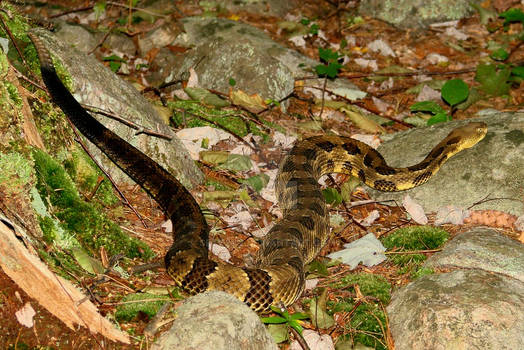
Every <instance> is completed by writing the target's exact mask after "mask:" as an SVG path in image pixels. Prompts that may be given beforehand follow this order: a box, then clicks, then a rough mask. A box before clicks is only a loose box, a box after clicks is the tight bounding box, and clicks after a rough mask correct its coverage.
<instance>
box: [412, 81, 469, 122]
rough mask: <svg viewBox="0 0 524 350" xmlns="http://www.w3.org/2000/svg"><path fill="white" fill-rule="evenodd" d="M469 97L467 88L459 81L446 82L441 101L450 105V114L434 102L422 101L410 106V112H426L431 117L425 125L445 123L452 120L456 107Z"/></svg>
mask: <svg viewBox="0 0 524 350" xmlns="http://www.w3.org/2000/svg"><path fill="white" fill-rule="evenodd" d="M468 96H469V87H468V85H467V84H466V83H465V82H464V81H463V80H461V79H452V80H448V81H447V82H446V83H445V84H444V85H443V86H442V90H441V97H442V99H443V100H444V101H445V102H446V103H447V104H449V105H450V107H451V113H448V112H447V111H446V110H445V109H444V108H442V107H441V106H440V105H439V104H438V103H436V102H435V101H422V102H417V103H414V104H413V105H411V107H410V110H411V111H412V112H427V113H430V114H432V115H433V116H432V117H431V118H429V119H428V121H427V125H433V124H437V123H442V122H446V121H449V120H451V119H452V115H453V114H454V113H455V111H456V108H457V105H458V104H459V103H461V102H464V101H465V100H466V99H467V98H468Z"/></svg>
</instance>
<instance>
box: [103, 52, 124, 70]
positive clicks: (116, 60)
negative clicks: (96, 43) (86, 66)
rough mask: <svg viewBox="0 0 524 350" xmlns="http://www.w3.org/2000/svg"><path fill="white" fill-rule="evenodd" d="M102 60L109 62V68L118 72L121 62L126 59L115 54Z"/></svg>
mask: <svg viewBox="0 0 524 350" xmlns="http://www.w3.org/2000/svg"><path fill="white" fill-rule="evenodd" d="M103 60H104V61H108V62H109V68H110V69H111V71H112V72H113V73H116V72H118V70H119V69H120V67H121V66H122V62H125V61H126V60H125V59H123V58H122V57H118V56H117V55H111V56H106V57H104V58H103Z"/></svg>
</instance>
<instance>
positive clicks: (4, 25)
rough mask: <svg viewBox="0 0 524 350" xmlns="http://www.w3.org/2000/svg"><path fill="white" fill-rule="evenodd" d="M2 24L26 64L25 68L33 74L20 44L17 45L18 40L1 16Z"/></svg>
mask: <svg viewBox="0 0 524 350" xmlns="http://www.w3.org/2000/svg"><path fill="white" fill-rule="evenodd" d="M8 16H9V14H8ZM0 22H2V27H4V30H5V32H6V33H7V35H8V36H9V39H10V40H11V43H13V46H14V47H15V49H16V52H17V53H18V56H19V57H20V58H21V59H22V62H23V63H24V66H25V67H26V68H27V70H28V71H30V72H31V70H30V69H29V65H28V64H27V61H26V60H25V57H24V55H23V54H22V51H21V50H20V48H19V47H18V44H17V43H16V40H15V38H14V36H13V33H11V30H10V29H9V27H8V26H7V24H5V21H4V18H3V17H2V16H0Z"/></svg>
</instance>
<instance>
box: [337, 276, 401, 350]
mask: <svg viewBox="0 0 524 350" xmlns="http://www.w3.org/2000/svg"><path fill="white" fill-rule="evenodd" d="M355 285H358V286H359V289H360V291H361V292H362V294H363V295H364V296H369V297H373V298H367V299H366V302H364V303H362V304H360V305H358V306H356V303H355V300H354V299H351V298H346V299H343V300H342V301H339V302H336V303H334V302H330V303H328V305H329V306H331V312H341V311H345V312H351V313H352V316H351V320H350V324H349V325H348V326H349V327H348V329H349V332H346V335H345V336H344V338H346V339H352V340H353V341H354V342H355V343H361V344H363V345H366V346H370V347H372V348H373V349H384V350H385V349H387V347H385V346H384V344H385V341H384V338H385V337H384V330H385V326H386V316H385V314H384V311H383V309H382V307H381V305H380V303H378V302H376V301H374V298H376V299H378V300H380V302H381V303H382V305H385V304H387V303H389V300H390V298H391V294H390V290H391V285H390V284H389V283H388V281H387V280H386V279H385V278H384V277H382V276H377V275H373V274H367V273H358V274H354V275H348V276H345V277H343V278H342V280H341V281H340V282H339V283H338V284H337V288H341V287H344V288H350V289H353V290H354V288H355V287H354V286H355ZM355 307H356V308H355Z"/></svg>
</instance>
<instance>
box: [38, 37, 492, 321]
mask: <svg viewBox="0 0 524 350" xmlns="http://www.w3.org/2000/svg"><path fill="white" fill-rule="evenodd" d="M29 36H30V38H31V40H32V41H33V43H34V44H35V47H36V49H37V52H38V55H39V57H40V64H41V71H42V78H43V80H44V82H45V84H46V86H47V88H48V90H49V92H50V94H51V96H52V98H53V100H54V102H55V103H56V104H57V105H58V106H59V107H60V108H61V109H62V110H63V111H64V113H65V114H66V115H67V117H68V118H69V119H70V120H71V121H72V122H73V123H74V124H75V126H76V127H77V128H78V129H79V130H80V132H81V133H82V134H83V135H84V136H86V137H87V138H88V139H89V140H90V141H91V142H93V143H94V144H95V145H96V146H97V147H99V148H100V149H101V150H102V151H103V152H104V153H105V154H106V155H107V156H108V157H109V158H110V159H111V160H112V161H113V162H114V163H115V164H116V165H117V166H118V167H120V168H121V169H122V170H123V171H124V172H126V173H127V174H128V175H129V176H130V177H131V178H132V179H133V180H134V181H135V182H136V183H138V184H139V185H141V186H142V188H144V190H145V191H146V192H147V193H148V194H149V195H150V196H151V197H152V198H153V199H154V200H155V201H156V202H157V203H158V204H159V205H160V207H161V208H162V210H164V212H165V214H166V216H167V217H168V218H170V219H171V221H172V222H173V229H174V243H173V245H172V247H171V248H170V249H169V251H168V252H167V254H166V256H165V264H166V268H167V271H168V274H169V275H170V276H171V277H172V278H173V280H174V281H175V283H176V284H177V285H178V286H180V287H181V288H182V290H183V291H185V292H186V293H187V294H197V293H200V292H203V291H206V290H222V291H225V292H228V293H230V294H232V295H234V296H236V297H237V298H238V299H240V300H242V301H244V302H245V303H246V304H248V305H249V306H250V307H251V308H252V309H253V310H255V311H258V312H264V311H267V310H268V309H269V306H271V305H290V304H292V303H293V302H294V301H295V300H296V299H297V298H298V297H299V296H300V294H301V293H302V290H303V287H304V276H305V273H304V267H305V265H306V264H307V263H309V262H311V261H312V260H313V259H314V258H315V257H316V255H317V254H318V253H319V251H320V249H321V248H322V247H323V246H324V245H325V244H326V242H327V240H328V237H329V215H328V209H327V206H326V203H325V201H324V198H323V195H322V192H321V188H320V185H319V184H318V182H317V180H318V179H319V178H320V177H321V176H322V175H324V174H328V173H333V172H339V173H345V174H351V175H353V176H356V177H358V178H360V179H361V180H362V181H363V182H364V183H366V184H367V185H368V186H371V187H373V188H376V189H378V190H382V191H401V190H406V189H409V188H412V187H415V186H418V185H421V184H423V183H424V182H426V181H427V180H428V179H429V178H430V177H431V176H433V175H434V174H435V173H436V172H437V171H438V169H439V168H440V167H441V166H442V164H443V163H444V162H445V161H446V160H447V159H448V158H449V157H451V156H453V155H454V154H456V153H457V152H460V151H461V150H463V149H466V148H469V147H472V146H473V145H475V144H476V143H477V142H479V141H480V140H481V139H482V138H483V137H484V136H485V134H486V131H487V128H486V125H485V124H484V123H470V124H468V125H466V126H464V127H461V128H457V129H455V130H453V131H452V132H451V133H450V134H449V135H448V136H447V137H446V138H445V139H443V140H442V141H441V142H440V143H439V144H438V145H437V146H435V147H434V148H433V150H432V151H431V152H430V153H429V155H428V156H427V157H426V158H425V159H424V160H422V162H420V163H419V164H416V165H413V166H411V167H408V168H392V167H390V166H389V165H387V163H386V161H385V160H384V158H383V157H382V156H381V155H380V154H379V153H378V152H377V151H375V150H374V149H372V148H371V147H369V146H367V145H366V144H364V143H361V142H359V141H357V140H354V139H351V138H347V137H341V136H315V137H311V138H308V139H305V140H302V141H299V142H297V144H296V145H295V146H294V147H293V148H292V150H291V151H290V152H289V153H288V154H287V155H286V156H285V157H284V159H283V160H282V162H281V164H280V169H279V173H278V176H277V179H276V186H275V191H276V194H277V197H278V201H279V204H280V206H281V209H282V212H283V217H282V219H281V220H279V221H278V222H277V223H276V224H275V225H274V226H273V227H272V228H271V230H270V231H269V233H268V234H267V235H266V237H264V240H263V242H262V245H261V248H260V251H259V259H258V264H257V267H256V268H242V267H236V266H233V265H230V264H226V263H224V262H215V261H212V260H210V259H209V258H208V249H207V246H208V234H209V228H208V226H207V224H206V221H205V219H204V217H203V215H202V213H201V211H200V207H199V206H198V204H197V203H196V201H195V200H194V198H193V197H192V196H191V194H190V193H189V191H187V190H186V189H185V188H184V187H183V186H182V185H181V184H180V183H179V182H178V181H177V180H176V179H175V178H174V177H173V176H172V175H171V174H169V173H168V172H167V171H165V170H164V169H163V168H162V167H161V166H159V165H158V164H156V163H155V162H154V161H153V160H151V159H150V158H149V157H147V156H146V155H145V154H143V153H142V152H141V151H140V150H138V149H136V148H134V147H133V146H131V145H130V144H128V143H127V142H126V141H124V140H122V139H121V138H120V137H119V136H117V135H116V134H114V133H113V132H112V131H110V130H108V129H107V128H106V127H104V126H103V125H102V124H101V123H99V122H98V121H97V120H96V119H94V118H93V117H92V116H91V115H89V114H88V113H87V112H86V111H85V110H84V109H83V108H82V107H81V106H80V104H79V103H78V102H77V101H76V100H75V99H74V98H73V96H72V95H71V94H70V93H69V91H68V90H67V89H66V88H65V86H64V85H63V84H62V82H61V81H60V79H59V78H58V76H57V75H56V72H55V69H54V67H53V64H52V61H51V58H50V56H49V53H48V51H47V49H46V48H45V47H44V45H43V43H42V42H41V41H40V40H39V39H38V38H37V37H36V36H35V35H34V34H29Z"/></svg>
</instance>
